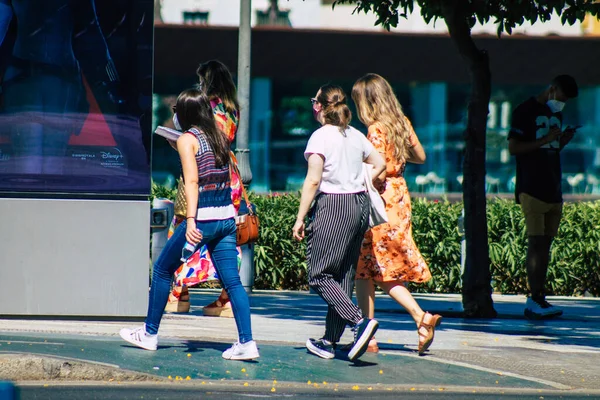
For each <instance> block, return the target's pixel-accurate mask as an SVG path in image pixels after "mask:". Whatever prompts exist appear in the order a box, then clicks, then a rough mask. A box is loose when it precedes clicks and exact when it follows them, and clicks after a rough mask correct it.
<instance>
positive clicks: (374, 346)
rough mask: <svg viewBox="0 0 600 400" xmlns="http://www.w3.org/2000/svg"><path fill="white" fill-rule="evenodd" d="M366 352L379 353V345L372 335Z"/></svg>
mask: <svg viewBox="0 0 600 400" xmlns="http://www.w3.org/2000/svg"><path fill="white" fill-rule="evenodd" d="M367 353H379V346H378V345H377V340H375V337H372V338H371V340H369V346H368V347H367Z"/></svg>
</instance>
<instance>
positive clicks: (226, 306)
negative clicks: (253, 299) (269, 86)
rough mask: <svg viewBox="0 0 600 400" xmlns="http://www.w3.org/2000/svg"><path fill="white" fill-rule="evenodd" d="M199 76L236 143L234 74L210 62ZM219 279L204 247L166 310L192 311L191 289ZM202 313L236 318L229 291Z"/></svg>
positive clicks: (234, 180)
mask: <svg viewBox="0 0 600 400" xmlns="http://www.w3.org/2000/svg"><path fill="white" fill-rule="evenodd" d="M196 74H197V75H198V89H199V90H201V91H202V92H204V93H205V94H206V95H207V96H208V97H209V99H210V105H211V107H212V110H213V115H214V118H215V122H216V123H217V128H219V130H221V132H223V134H224V135H225V137H226V138H227V140H228V142H229V143H232V142H233V141H234V139H235V134H236V132H237V127H238V122H239V109H240V106H239V103H238V100H237V94H236V88H235V84H234V83H233V77H232V76H231V72H229V69H227V67H226V66H225V64H223V63H222V62H220V61H218V60H210V61H207V62H205V63H202V64H200V66H199V67H198V69H197V70H196ZM234 162H235V160H234ZM235 171H236V170H235V169H234V170H232V171H231V172H232V174H231V200H232V202H233V205H234V207H235V209H236V211H238V210H239V208H240V203H241V198H242V188H241V179H240V177H239V176H238V174H237V172H235ZM175 211H176V215H175V217H174V218H173V222H172V223H171V226H170V228H169V237H170V236H171V235H172V234H173V232H175V229H176V228H177V225H179V224H180V223H181V222H182V221H183V219H184V218H185V215H180V214H177V212H183V210H177V208H176V210H175ZM241 258H242V252H241V250H240V249H239V248H238V266H239V265H240V264H241V262H242V260H241ZM215 279H218V276H217V272H216V269H215V267H214V264H213V262H212V258H211V256H210V252H209V251H208V248H207V247H206V246H202V247H201V248H199V249H198V250H197V251H196V252H195V253H194V254H193V255H192V256H191V257H190V258H189V259H188V261H187V262H186V263H185V264H182V265H181V266H180V267H179V268H178V269H177V271H176V272H175V285H174V287H173V290H172V292H171V294H170V295H169V302H168V303H167V308H166V310H167V311H169V312H187V311H189V309H190V301H189V291H188V287H192V286H195V285H198V284H200V283H202V282H206V281H209V280H215ZM202 311H203V313H204V315H206V316H213V317H227V318H232V317H233V310H232V308H231V302H230V301H229V297H228V296H227V291H225V290H222V291H221V294H220V295H219V297H218V298H217V300H215V301H213V302H212V303H210V304H208V305H206V306H204V308H203V310H202Z"/></svg>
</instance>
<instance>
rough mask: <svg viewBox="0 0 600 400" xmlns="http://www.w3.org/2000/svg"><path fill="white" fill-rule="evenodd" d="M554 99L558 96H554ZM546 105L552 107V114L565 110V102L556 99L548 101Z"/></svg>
mask: <svg viewBox="0 0 600 400" xmlns="http://www.w3.org/2000/svg"><path fill="white" fill-rule="evenodd" d="M554 97H556V95H554ZM546 104H547V105H548V107H550V111H552V113H557V112H561V111H562V110H563V108H565V103H564V101H560V100H556V98H554V99H552V100H548V101H547V102H546Z"/></svg>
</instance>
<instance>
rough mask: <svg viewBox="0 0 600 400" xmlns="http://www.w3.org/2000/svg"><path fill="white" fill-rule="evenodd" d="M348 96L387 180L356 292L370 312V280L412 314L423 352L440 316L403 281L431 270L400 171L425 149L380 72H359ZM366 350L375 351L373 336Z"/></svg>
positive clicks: (363, 252) (372, 294)
mask: <svg viewBox="0 0 600 400" xmlns="http://www.w3.org/2000/svg"><path fill="white" fill-rule="evenodd" d="M352 99H353V100H354V103H355V104H356V109H357V111H358V117H359V119H360V121H361V122H362V123H363V124H364V125H365V126H367V127H368V129H369V131H368V136H367V138H368V139H369V140H370V141H371V143H373V146H375V149H376V150H378V151H379V152H380V153H381V155H382V156H384V158H385V159H386V165H387V168H386V172H385V175H386V177H385V183H384V184H383V186H382V187H380V188H378V189H379V190H380V192H381V196H382V198H383V199H384V201H385V203H386V212H387V215H388V223H385V224H382V225H378V226H376V227H374V228H372V229H369V230H368V231H367V233H366V234H365V240H364V241H363V244H362V249H361V254H360V258H359V261H358V268H357V272H356V297H357V300H358V304H359V306H360V308H361V309H362V311H363V313H364V315H366V316H368V318H373V317H374V314H375V286H374V285H375V284H376V285H377V286H379V287H380V288H382V289H383V290H384V291H385V292H386V293H388V294H389V295H390V296H391V297H392V298H393V299H394V300H396V301H397V302H398V303H399V304H400V305H401V306H403V307H404V308H405V309H406V310H407V311H408V312H409V314H410V315H411V317H412V318H413V319H414V321H415V323H416V325H417V332H418V336H419V342H418V352H419V354H423V353H424V352H425V351H426V350H427V349H428V348H429V346H430V345H431V343H432V341H433V336H434V333H435V327H436V326H438V325H439V323H440V321H441V318H442V317H441V316H440V315H437V314H436V315H432V314H430V313H428V312H424V311H423V310H422V309H421V307H419V305H418V304H417V302H416V301H415V299H414V298H413V296H412V295H411V293H410V292H409V291H408V289H407V288H406V283H407V282H415V283H423V282H427V281H428V280H430V279H431V273H430V272H429V268H428V267H427V263H426V262H425V260H424V259H423V257H422V256H421V253H420V252H419V249H418V248H417V246H416V244H415V242H414V240H413V237H412V227H411V204H410V196H409V193H408V187H407V186H406V181H405V180H404V176H403V174H404V167H405V165H406V163H407V162H412V163H417V164H422V163H424V162H425V151H424V149H423V146H422V145H421V143H420V142H419V139H418V137H417V135H416V134H415V131H414V129H413V127H412V125H411V123H410V121H409V120H408V118H407V117H406V116H405V115H404V113H403V112H402V107H401V106H400V103H399V102H398V99H397V98H396V96H395V94H394V92H393V90H392V87H391V86H390V84H389V83H388V82H387V81H386V80H385V79H384V78H382V77H381V76H379V75H377V74H367V75H365V76H363V77H362V78H360V79H359V80H357V81H356V83H355V84H354V87H353V88H352ZM380 178H381V179H383V175H382V176H380ZM368 351H372V352H377V351H378V346H377V341H376V340H375V339H374V338H373V339H372V340H371V342H370V343H369V349H368Z"/></svg>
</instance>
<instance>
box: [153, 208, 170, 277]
mask: <svg viewBox="0 0 600 400" xmlns="http://www.w3.org/2000/svg"><path fill="white" fill-rule="evenodd" d="M173 214H174V204H173V202H172V201H171V200H169V199H163V198H159V199H154V200H153V201H152V212H151V213H150V229H151V231H152V250H151V254H152V265H154V262H155V261H156V259H157V258H158V255H159V254H160V252H161V251H162V249H163V248H164V247H165V244H166V243H167V239H168V235H169V225H170V224H171V220H172V219H173Z"/></svg>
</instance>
